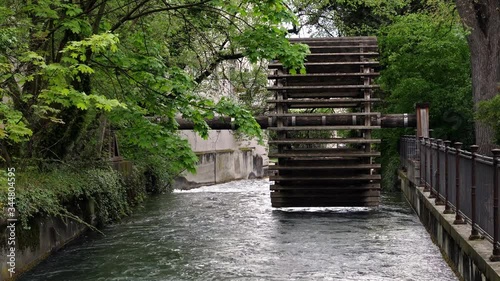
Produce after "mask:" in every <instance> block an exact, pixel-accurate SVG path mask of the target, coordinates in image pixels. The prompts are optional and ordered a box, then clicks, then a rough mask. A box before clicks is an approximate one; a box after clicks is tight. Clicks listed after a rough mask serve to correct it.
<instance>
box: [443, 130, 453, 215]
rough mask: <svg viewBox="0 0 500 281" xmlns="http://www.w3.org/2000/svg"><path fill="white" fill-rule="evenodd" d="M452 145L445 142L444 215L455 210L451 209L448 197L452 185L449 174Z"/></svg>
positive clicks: (449, 142)
mask: <svg viewBox="0 0 500 281" xmlns="http://www.w3.org/2000/svg"><path fill="white" fill-rule="evenodd" d="M450 144H451V141H449V140H446V141H444V145H445V147H444V156H445V159H444V189H445V191H444V193H445V196H444V197H445V198H444V212H443V214H453V210H452V209H451V207H450V201H449V200H448V196H449V194H450V192H449V185H450V180H449V173H448V153H449V151H450Z"/></svg>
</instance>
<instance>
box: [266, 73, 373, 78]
mask: <svg viewBox="0 0 500 281" xmlns="http://www.w3.org/2000/svg"><path fill="white" fill-rule="evenodd" d="M379 75H380V73H379V72H371V73H364V72H352V73H308V74H295V75H292V74H286V73H283V74H270V75H268V76H267V78H268V79H282V78H294V79H314V78H323V77H326V78H328V77H358V76H359V77H361V76H379Z"/></svg>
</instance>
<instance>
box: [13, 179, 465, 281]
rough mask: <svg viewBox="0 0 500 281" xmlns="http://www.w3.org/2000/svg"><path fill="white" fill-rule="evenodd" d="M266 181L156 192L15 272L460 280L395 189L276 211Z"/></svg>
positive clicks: (78, 276) (43, 276)
mask: <svg viewBox="0 0 500 281" xmlns="http://www.w3.org/2000/svg"><path fill="white" fill-rule="evenodd" d="M268 189H269V183H268V182H267V181H266V180H247V181H239V182H232V183H227V184H221V185H216V186H210V187H203V188H200V189H196V190H191V191H182V192H181V191H179V192H174V193H173V194H166V195H162V196H158V197H156V198H153V199H152V200H148V202H147V203H146V204H145V208H144V209H140V210H137V211H136V213H135V214H134V215H133V216H132V217H130V218H127V219H126V220H125V221H124V222H123V223H121V224H117V225H113V226H109V227H107V228H105V229H104V233H105V234H106V236H105V237H102V236H100V235H95V234H91V235H89V236H87V237H85V238H83V239H80V240H79V241H78V242H77V243H74V244H73V245H71V246H69V247H66V248H65V249H64V250H62V251H61V252H59V253H57V254H55V255H54V256H52V257H50V258H49V259H48V260H46V261H45V262H43V263H42V264H40V265H39V266H37V267H36V268H35V269H34V270H33V271H32V272H31V273H29V274H27V275H25V276H23V278H21V280H23V281H28V280H29V281H36V280H43V281H48V280H50V281H56V280H70V281H73V280H96V281H97V280H175V281H177V280H284V281H285V280H415V281H422V280H439V281H444V280H458V279H457V278H456V276H455V275H454V274H453V272H452V271H451V270H450V268H449V267H448V266H447V264H446V263H445V262H444V261H443V259H442V257H441V254H440V252H439V249H438V248H437V247H436V246H435V245H434V244H433V243H432V242H431V239H430V237H429V234H428V233H427V232H426V230H425V229H424V227H423V226H422V225H421V224H420V222H419V220H418V217H417V216H416V215H415V214H414V213H413V211H412V210H411V209H410V207H409V205H408V204H407V203H406V202H405V201H404V199H403V197H402V196H401V195H397V194H396V195H385V196H384V197H383V203H382V205H381V207H379V208H376V209H368V208H347V209H346V208H299V209H287V210H285V211H283V210H277V209H272V208H271V206H270V205H271V203H270V199H269V191H268Z"/></svg>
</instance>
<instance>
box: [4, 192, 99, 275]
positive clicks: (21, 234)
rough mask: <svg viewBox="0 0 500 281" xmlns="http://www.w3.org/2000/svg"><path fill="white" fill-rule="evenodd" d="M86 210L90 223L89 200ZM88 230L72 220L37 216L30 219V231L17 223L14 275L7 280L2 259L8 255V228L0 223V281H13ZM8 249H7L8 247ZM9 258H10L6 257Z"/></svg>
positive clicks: (91, 211) (90, 202)
mask: <svg viewBox="0 0 500 281" xmlns="http://www.w3.org/2000/svg"><path fill="white" fill-rule="evenodd" d="M84 204H85V205H86V206H85V207H86V209H87V212H88V213H87V214H86V216H87V217H88V218H89V219H90V221H92V220H93V218H94V215H93V214H94V204H93V202H92V201H89V202H85V203H84ZM86 229H87V228H86V227H85V226H84V225H82V224H80V223H78V222H75V221H74V220H71V219H64V220H63V219H61V218H51V217H38V218H35V219H33V220H32V222H31V223H30V228H29V229H24V228H23V227H22V225H21V222H19V221H18V222H17V223H16V231H15V233H16V245H15V248H16V250H15V275H14V276H13V278H14V279H11V278H10V273H9V272H8V269H9V268H10V266H9V265H8V264H7V261H5V262H4V258H7V255H8V254H9V248H8V247H7V245H6V241H7V235H9V233H8V231H7V227H6V224H5V222H0V241H1V242H0V255H1V257H2V258H1V259H0V260H1V261H2V262H1V264H0V270H1V271H0V280H15V278H16V277H17V276H19V275H20V274H22V273H23V272H26V271H28V270H30V269H31V268H32V267H34V266H35V265H37V264H38V263H39V262H41V261H42V260H44V259H45V258H47V257H48V256H49V255H50V254H51V253H53V252H56V251H57V250H59V249H60V248H62V247H63V246H64V245H66V244H67V243H69V242H71V241H72V240H73V239H75V238H77V237H78V236H79V235H80V234H82V233H83V232H84V231H85V230H86ZM9 247H10V246H9ZM9 259H10V258H9Z"/></svg>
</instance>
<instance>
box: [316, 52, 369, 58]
mask: <svg viewBox="0 0 500 281" xmlns="http://www.w3.org/2000/svg"><path fill="white" fill-rule="evenodd" d="M378 55H379V53H378V52H340V53H311V54H308V55H307V56H308V57H310V56H311V57H336V56H340V57H342V56H378Z"/></svg>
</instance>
